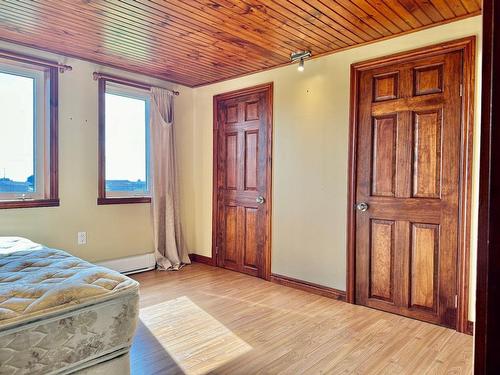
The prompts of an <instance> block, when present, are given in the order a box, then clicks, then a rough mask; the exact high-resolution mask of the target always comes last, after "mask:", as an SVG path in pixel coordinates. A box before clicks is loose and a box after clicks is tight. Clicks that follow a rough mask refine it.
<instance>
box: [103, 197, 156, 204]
mask: <svg viewBox="0 0 500 375" xmlns="http://www.w3.org/2000/svg"><path fill="white" fill-rule="evenodd" d="M133 203H151V197H123V198H97V204H98V205H104V204H133Z"/></svg>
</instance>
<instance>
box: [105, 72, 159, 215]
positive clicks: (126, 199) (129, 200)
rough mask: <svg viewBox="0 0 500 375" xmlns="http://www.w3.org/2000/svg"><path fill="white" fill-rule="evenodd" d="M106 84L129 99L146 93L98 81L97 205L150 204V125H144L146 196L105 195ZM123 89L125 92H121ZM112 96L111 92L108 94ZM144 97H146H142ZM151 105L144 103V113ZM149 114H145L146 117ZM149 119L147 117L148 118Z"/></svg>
mask: <svg viewBox="0 0 500 375" xmlns="http://www.w3.org/2000/svg"><path fill="white" fill-rule="evenodd" d="M107 83H113V84H116V85H117V86H119V87H120V88H116V87H113V88H111V90H108V92H109V91H114V92H116V93H117V94H118V95H122V96H126V97H131V98H140V96H143V95H134V91H135V92H138V90H141V91H144V93H147V90H145V89H144V88H143V87H139V86H135V85H133V84H126V83H123V82H119V81H114V80H112V79H108V78H100V79H99V80H98V112H99V118H98V128H99V131H98V138H99V140H98V196H97V204H98V205H108V204H133V203H151V165H150V158H151V155H150V139H149V136H150V124H149V123H148V124H146V179H147V186H148V187H149V189H148V194H147V195H138V196H136V195H127V194H126V193H125V192H124V193H123V194H120V192H118V193H114V194H112V195H109V194H107V193H106V92H107V91H106V87H107ZM121 87H123V88H124V89H125V90H123V91H122V90H121ZM127 87H130V92H128V91H127V90H126V88H127ZM110 93H111V94H113V92H110ZM144 96H146V95H144ZM150 105H151V103H150V102H149V103H148V102H146V111H148V110H149V106H150ZM148 115H149V114H148V113H146V116H148ZM148 119H149V116H148Z"/></svg>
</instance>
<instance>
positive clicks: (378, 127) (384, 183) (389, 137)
mask: <svg viewBox="0 0 500 375" xmlns="http://www.w3.org/2000/svg"><path fill="white" fill-rule="evenodd" d="M396 130H397V116H395V115H391V116H386V117H376V118H374V120H373V157H372V195H373V196H382V197H394V194H395V182H396Z"/></svg>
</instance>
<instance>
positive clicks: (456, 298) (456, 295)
mask: <svg viewBox="0 0 500 375" xmlns="http://www.w3.org/2000/svg"><path fill="white" fill-rule="evenodd" d="M455 308H456V309H458V294H455Z"/></svg>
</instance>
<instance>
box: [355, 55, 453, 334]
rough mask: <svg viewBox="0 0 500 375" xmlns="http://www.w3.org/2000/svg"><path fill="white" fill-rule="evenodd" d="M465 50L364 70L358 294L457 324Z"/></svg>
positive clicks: (378, 304) (375, 303) (359, 298)
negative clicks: (463, 56)
mask: <svg viewBox="0 0 500 375" xmlns="http://www.w3.org/2000/svg"><path fill="white" fill-rule="evenodd" d="M461 78H462V55H461V52H450V53H446V54H440V55H435V56H432V57H427V58H421V59H418V60H413V61H408V62H405V63H400V64H397V65H386V66H384V67H382V68H376V69H373V70H367V71H364V72H362V73H361V75H360V79H359V87H358V96H357V97H358V98H359V99H358V100H359V106H358V108H359V112H358V136H357V142H358V146H357V150H358V153H357V187H356V203H357V207H355V208H354V209H356V211H357V213H356V302H357V303H358V304H363V305H366V306H370V307H374V308H377V309H382V310H386V311H390V312H393V313H397V314H402V315H405V316H409V317H413V318H417V319H421V320H425V321H428V322H432V323H436V324H441V325H445V326H449V327H455V324H456V303H457V249H458V235H459V233H458V228H459V227H458V225H459V222H458V218H459V181H460V150H461V111H462V100H461Z"/></svg>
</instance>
